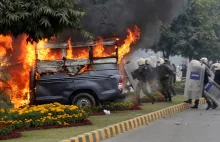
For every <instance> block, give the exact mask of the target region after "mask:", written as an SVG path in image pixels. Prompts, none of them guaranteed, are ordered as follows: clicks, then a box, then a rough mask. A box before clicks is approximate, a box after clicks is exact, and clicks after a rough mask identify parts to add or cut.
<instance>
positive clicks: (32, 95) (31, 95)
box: [30, 66, 36, 105]
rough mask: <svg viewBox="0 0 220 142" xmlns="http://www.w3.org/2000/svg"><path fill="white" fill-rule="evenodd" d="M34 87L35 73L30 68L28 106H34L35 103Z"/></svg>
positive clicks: (32, 68)
mask: <svg viewBox="0 0 220 142" xmlns="http://www.w3.org/2000/svg"><path fill="white" fill-rule="evenodd" d="M35 86H36V71H35V68H34V66H32V67H31V72H30V104H31V105H35V103H36V95H35Z"/></svg>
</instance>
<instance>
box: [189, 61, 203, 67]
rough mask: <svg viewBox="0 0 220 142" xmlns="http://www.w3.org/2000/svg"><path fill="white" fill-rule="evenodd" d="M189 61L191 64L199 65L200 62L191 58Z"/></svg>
mask: <svg viewBox="0 0 220 142" xmlns="http://www.w3.org/2000/svg"><path fill="white" fill-rule="evenodd" d="M191 63H192V65H193V66H201V63H200V62H199V61H198V60H192V61H191Z"/></svg>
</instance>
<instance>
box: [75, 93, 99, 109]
mask: <svg viewBox="0 0 220 142" xmlns="http://www.w3.org/2000/svg"><path fill="white" fill-rule="evenodd" d="M72 104H73V105H76V106H78V107H85V106H95V105H96V102H95V99H94V97H93V96H92V95H90V94H88V93H79V94H78V95H76V96H75V97H74V98H73V100H72Z"/></svg>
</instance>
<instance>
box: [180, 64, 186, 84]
mask: <svg viewBox="0 0 220 142" xmlns="http://www.w3.org/2000/svg"><path fill="white" fill-rule="evenodd" d="M181 71H182V80H183V79H184V78H186V72H187V64H186V61H184V63H183V64H182V69H181Z"/></svg>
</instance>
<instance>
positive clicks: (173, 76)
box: [164, 59, 176, 96]
mask: <svg viewBox="0 0 220 142" xmlns="http://www.w3.org/2000/svg"><path fill="white" fill-rule="evenodd" d="M164 65H166V66H167V67H168V68H170V69H171V70H172V71H173V73H172V74H170V76H169V86H170V87H169V88H170V91H171V92H172V94H173V96H176V91H175V90H174V88H173V83H175V81H176V74H175V73H174V72H176V68H175V65H174V66H173V65H171V64H170V61H169V60H168V59H164Z"/></svg>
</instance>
